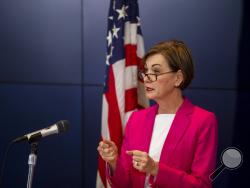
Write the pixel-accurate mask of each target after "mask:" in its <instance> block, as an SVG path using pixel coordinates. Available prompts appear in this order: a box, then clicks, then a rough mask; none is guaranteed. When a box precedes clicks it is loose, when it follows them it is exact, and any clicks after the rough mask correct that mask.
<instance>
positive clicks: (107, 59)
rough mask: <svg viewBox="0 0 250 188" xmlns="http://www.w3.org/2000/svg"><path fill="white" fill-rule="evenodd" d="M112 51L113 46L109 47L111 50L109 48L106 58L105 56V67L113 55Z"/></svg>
mask: <svg viewBox="0 0 250 188" xmlns="http://www.w3.org/2000/svg"><path fill="white" fill-rule="evenodd" d="M113 49H114V47H113V46H111V48H110V54H108V55H107V56H106V64H107V65H109V59H110V58H111V57H112V55H113Z"/></svg>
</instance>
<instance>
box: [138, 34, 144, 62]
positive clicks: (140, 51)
mask: <svg viewBox="0 0 250 188" xmlns="http://www.w3.org/2000/svg"><path fill="white" fill-rule="evenodd" d="M136 53H137V56H138V57H139V58H143V56H144V54H145V48H144V41H143V38H142V36H141V35H137V52H136Z"/></svg>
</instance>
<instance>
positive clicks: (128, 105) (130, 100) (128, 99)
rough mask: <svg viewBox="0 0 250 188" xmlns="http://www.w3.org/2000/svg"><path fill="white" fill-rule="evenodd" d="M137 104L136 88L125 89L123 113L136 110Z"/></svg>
mask: <svg viewBox="0 0 250 188" xmlns="http://www.w3.org/2000/svg"><path fill="white" fill-rule="evenodd" d="M137 103H138V101H137V88H131V89H127V90H126V92H125V112H129V111H131V110H134V109H136V108H137V106H138V104H137Z"/></svg>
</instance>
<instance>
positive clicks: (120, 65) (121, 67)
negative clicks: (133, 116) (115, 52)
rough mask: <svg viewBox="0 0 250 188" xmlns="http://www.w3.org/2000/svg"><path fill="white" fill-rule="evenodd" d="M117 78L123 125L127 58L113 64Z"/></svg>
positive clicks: (117, 95) (116, 84)
mask: <svg viewBox="0 0 250 188" xmlns="http://www.w3.org/2000/svg"><path fill="white" fill-rule="evenodd" d="M112 66H113V71H114V79H115V90H116V98H117V103H118V107H119V111H120V117H121V122H122V125H124V111H125V91H124V90H125V80H124V79H125V59H122V60H119V61H117V62H115V63H114V64H112Z"/></svg>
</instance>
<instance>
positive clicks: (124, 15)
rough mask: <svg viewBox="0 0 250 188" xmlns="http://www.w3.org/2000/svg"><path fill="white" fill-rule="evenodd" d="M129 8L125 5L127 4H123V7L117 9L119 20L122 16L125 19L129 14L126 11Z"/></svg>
mask: <svg viewBox="0 0 250 188" xmlns="http://www.w3.org/2000/svg"><path fill="white" fill-rule="evenodd" d="M127 9H128V6H125V5H123V6H122V8H121V9H116V12H118V14H119V16H118V20H119V19H121V18H123V19H125V17H126V16H128V15H127V13H126V10H127Z"/></svg>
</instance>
